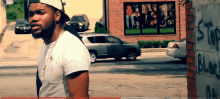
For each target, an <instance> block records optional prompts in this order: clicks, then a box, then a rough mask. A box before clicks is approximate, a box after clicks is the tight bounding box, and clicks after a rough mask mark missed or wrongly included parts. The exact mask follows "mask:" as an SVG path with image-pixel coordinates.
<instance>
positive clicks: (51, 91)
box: [38, 31, 90, 97]
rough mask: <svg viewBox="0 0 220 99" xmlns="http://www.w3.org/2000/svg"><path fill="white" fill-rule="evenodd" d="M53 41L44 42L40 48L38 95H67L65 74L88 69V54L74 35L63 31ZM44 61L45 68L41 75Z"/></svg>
mask: <svg viewBox="0 0 220 99" xmlns="http://www.w3.org/2000/svg"><path fill="white" fill-rule="evenodd" d="M55 43H56V41H54V42H52V43H50V44H48V45H46V44H45V43H44V44H43V45H42V47H41V50H40V55H39V58H38V75H39V78H40V80H41V82H42V86H41V88H40V92H39V96H40V97H68V96H69V93H68V86H67V80H66V76H67V75H68V74H71V73H74V72H77V71H83V70H89V66H90V54H89V52H88V50H87V48H86V47H85V46H84V44H83V43H82V42H81V41H80V40H79V39H78V38H77V37H76V36H75V35H73V34H71V33H69V32H68V31H65V32H64V33H63V34H62V35H61V36H60V38H59V39H58V41H57V43H56V44H55ZM54 44H55V46H54ZM53 46H54V48H53ZM52 48H53V50H52V52H51V49H52ZM50 52H51V54H50ZM49 54H50V57H49V56H48V55H49ZM45 55H46V57H45ZM45 58H47V59H45ZM48 58H49V59H48ZM44 63H45V64H46V68H45V74H44V76H43V71H44V70H43V69H44Z"/></svg>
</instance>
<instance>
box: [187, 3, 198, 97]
mask: <svg viewBox="0 0 220 99" xmlns="http://www.w3.org/2000/svg"><path fill="white" fill-rule="evenodd" d="M185 7H186V42H187V43H186V48H187V89H188V98H195V97H197V96H196V93H197V90H196V65H195V41H194V38H195V35H194V26H195V24H194V23H195V21H194V19H195V18H194V9H193V7H192V1H191V0H185Z"/></svg>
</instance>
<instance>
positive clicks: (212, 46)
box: [195, 5, 220, 98]
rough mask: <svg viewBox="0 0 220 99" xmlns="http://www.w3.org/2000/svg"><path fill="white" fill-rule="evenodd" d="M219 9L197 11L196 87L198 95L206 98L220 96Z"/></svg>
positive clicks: (208, 8) (207, 8)
mask: <svg viewBox="0 0 220 99" xmlns="http://www.w3.org/2000/svg"><path fill="white" fill-rule="evenodd" d="M219 7H220V6H215V5H208V6H207V7H205V8H202V9H197V10H196V22H195V25H196V28H195V34H196V38H195V40H196V73H197V74H196V86H197V95H198V96H201V97H204V98H205V97H207V98H210V97H219V96H220V86H219V84H220V57H219V52H220V49H219V46H220V42H219V41H220V39H219V38H220V28H219V27H218V26H219V16H220V15H218V14H219V13H218V9H219Z"/></svg>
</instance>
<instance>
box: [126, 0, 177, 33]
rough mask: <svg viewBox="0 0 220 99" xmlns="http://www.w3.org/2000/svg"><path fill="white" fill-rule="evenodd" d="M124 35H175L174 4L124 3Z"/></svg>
mask: <svg viewBox="0 0 220 99" xmlns="http://www.w3.org/2000/svg"><path fill="white" fill-rule="evenodd" d="M124 29H125V35H132V34H135V35H139V34H140V35H144V34H175V33H176V32H175V31H176V30H175V2H132V3H130V2H125V3H124Z"/></svg>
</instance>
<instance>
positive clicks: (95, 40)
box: [88, 36, 106, 43]
mask: <svg viewBox="0 0 220 99" xmlns="http://www.w3.org/2000/svg"><path fill="white" fill-rule="evenodd" d="M88 40H89V41H90V42H91V43H106V41H105V37H104V36H96V37H88Z"/></svg>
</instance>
